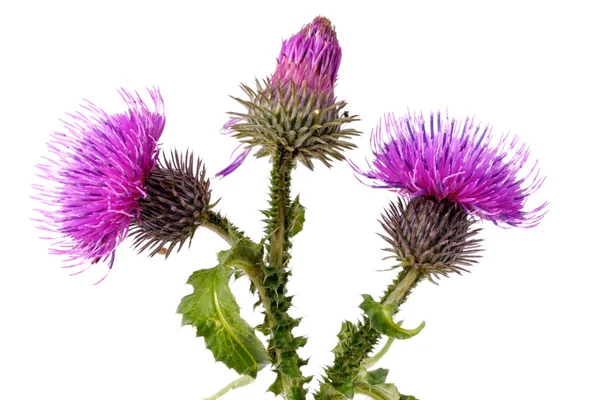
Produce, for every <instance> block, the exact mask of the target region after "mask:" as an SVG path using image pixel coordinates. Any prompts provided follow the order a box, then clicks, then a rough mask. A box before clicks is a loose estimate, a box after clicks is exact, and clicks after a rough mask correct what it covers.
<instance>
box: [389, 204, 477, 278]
mask: <svg viewBox="0 0 600 400" xmlns="http://www.w3.org/2000/svg"><path fill="white" fill-rule="evenodd" d="M380 222H381V225H382V227H383V229H384V230H385V232H386V234H387V235H381V236H382V237H383V239H384V240H385V241H386V242H388V243H389V244H390V245H391V246H392V247H391V248H388V249H385V250H388V251H391V252H393V253H394V254H395V257H396V259H397V260H398V261H399V263H400V265H401V266H409V267H411V268H417V269H420V270H423V271H424V272H426V273H427V274H428V276H435V277H437V276H438V275H444V276H446V275H447V274H448V273H450V272H458V273H460V272H461V271H464V270H465V269H464V267H466V266H470V265H472V264H474V263H476V262H477V258H478V257H479V255H478V254H477V253H478V252H479V251H480V250H481V249H480V243H481V239H474V236H475V235H477V233H478V232H479V231H480V229H473V224H474V223H475V222H476V220H475V218H473V217H471V216H469V215H468V214H467V212H466V211H465V210H464V208H462V207H460V206H459V205H457V204H455V203H451V202H449V201H447V200H442V201H437V200H433V199H428V198H425V197H414V198H412V199H410V200H405V199H404V198H402V197H398V200H397V201H396V202H392V203H390V206H389V209H388V210H386V211H385V213H384V214H383V215H382V220H381V221H380Z"/></svg>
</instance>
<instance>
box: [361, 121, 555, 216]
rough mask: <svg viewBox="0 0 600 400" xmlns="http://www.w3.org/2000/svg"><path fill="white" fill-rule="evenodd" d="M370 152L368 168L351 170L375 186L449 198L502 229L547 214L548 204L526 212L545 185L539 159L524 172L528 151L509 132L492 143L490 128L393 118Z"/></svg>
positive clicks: (381, 127)
mask: <svg viewBox="0 0 600 400" xmlns="http://www.w3.org/2000/svg"><path fill="white" fill-rule="evenodd" d="M383 131H385V132H383ZM371 148H372V151H373V153H374V155H375V159H374V160H373V162H372V164H371V165H369V170H367V171H361V170H360V169H359V168H358V167H357V166H356V165H355V164H353V163H351V166H352V168H353V169H354V170H355V171H356V172H357V173H358V174H360V175H362V176H364V177H365V178H367V179H370V180H372V181H374V182H375V183H374V184H372V185H371V186H372V187H379V188H388V189H394V190H396V191H398V192H399V193H400V194H403V195H407V196H410V197H416V196H424V197H429V198H435V199H437V200H438V201H441V200H443V199H446V200H448V201H450V202H453V203H457V204H460V205H461V206H462V207H463V208H464V209H465V210H466V211H467V212H468V213H469V214H472V215H476V216H478V217H480V218H482V219H487V220H490V221H492V222H494V223H495V224H497V225H502V226H517V227H531V226H535V225H537V224H538V223H539V222H540V220H541V218H542V217H543V216H544V214H545V211H544V208H545V207H546V206H547V203H544V204H542V205H540V206H539V207H536V208H534V209H532V210H529V211H524V206H525V202H526V200H527V197H528V196H529V195H530V194H532V193H533V192H535V191H536V190H537V189H538V188H539V187H540V186H541V184H542V183H543V181H544V178H540V176H539V169H538V168H537V161H536V162H535V163H534V164H533V165H532V166H531V168H528V167H527V169H525V170H524V168H526V164H527V160H528V158H529V149H528V147H527V146H526V145H525V144H520V143H519V142H518V138H517V137H516V136H513V137H511V136H510V135H509V134H504V135H502V136H501V137H500V140H499V141H498V142H497V143H492V135H491V127H490V126H489V125H486V126H484V127H481V126H480V125H475V124H474V122H473V120H472V119H470V118H467V119H466V120H465V121H464V123H463V122H462V121H456V120H454V119H452V120H450V119H449V118H448V117H446V118H445V119H443V118H442V117H441V115H440V113H439V112H438V113H437V115H434V114H433V113H432V114H431V117H430V119H429V121H426V119H425V118H424V117H423V115H422V114H421V115H416V114H415V115H410V114H409V115H406V116H404V117H401V118H396V117H395V116H394V115H393V114H388V115H386V116H385V117H384V124H383V125H382V124H381V123H380V124H379V125H378V126H377V127H376V128H375V130H374V131H373V133H372V136H371Z"/></svg>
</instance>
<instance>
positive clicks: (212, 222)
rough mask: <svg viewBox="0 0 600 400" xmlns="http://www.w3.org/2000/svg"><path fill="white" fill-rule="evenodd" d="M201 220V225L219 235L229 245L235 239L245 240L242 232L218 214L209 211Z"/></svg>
mask: <svg viewBox="0 0 600 400" xmlns="http://www.w3.org/2000/svg"><path fill="white" fill-rule="evenodd" d="M203 218H204V219H203V221H201V225H202V226H204V227H205V228H208V229H210V230H211V231H213V232H214V233H216V234H217V235H219V236H220V237H221V238H223V240H225V241H226V242H227V243H229V244H230V245H232V244H233V242H234V241H235V240H237V239H242V238H247V237H246V235H244V232H242V231H241V230H240V229H239V228H238V227H237V226H235V225H234V224H233V223H231V221H229V220H228V219H227V217H225V216H223V215H221V214H220V213H218V212H215V211H212V210H209V211H207V212H206V213H205V215H204V216H203Z"/></svg>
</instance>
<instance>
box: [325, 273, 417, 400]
mask: <svg viewBox="0 0 600 400" xmlns="http://www.w3.org/2000/svg"><path fill="white" fill-rule="evenodd" d="M422 276H423V274H422V272H420V271H419V270H417V269H414V268H410V267H406V268H403V270H402V271H400V273H399V274H398V277H397V278H396V280H395V281H394V282H393V283H392V284H391V285H390V286H388V288H387V290H386V292H385V294H384V295H383V297H382V298H381V301H380V303H381V304H383V305H393V308H394V313H396V312H398V309H399V308H400V305H402V303H404V302H405V301H406V299H407V297H408V295H409V294H410V292H411V290H412V289H413V288H414V287H415V286H416V285H417V283H418V282H419V280H420V279H421V278H422ZM381 336H382V335H381V333H379V332H378V331H377V330H376V329H375V328H373V327H372V326H371V321H370V319H369V318H368V317H366V316H365V319H364V321H362V322H358V324H357V326H356V327H355V329H354V331H353V332H351V333H350V334H349V335H348V336H347V337H345V338H344V339H343V340H341V341H340V342H339V344H338V346H337V347H336V351H335V359H334V362H333V366H331V367H328V368H327V370H326V372H327V375H326V377H325V382H324V383H327V384H329V385H331V386H333V387H334V388H335V389H337V390H339V391H340V392H342V393H344V392H345V391H346V390H345V389H348V388H350V389H352V386H353V381H354V378H355V377H356V374H357V373H358V370H359V368H361V367H364V362H365V360H366V359H367V356H368V354H369V353H371V352H372V351H373V348H374V347H375V345H376V344H377V343H378V342H379V340H380V339H381ZM375 357H377V356H375ZM329 398H331V397H330V396H329V395H327V394H326V393H325V391H324V390H323V387H322V388H321V389H320V390H319V392H317V394H316V396H315V399H322V400H324V399H329Z"/></svg>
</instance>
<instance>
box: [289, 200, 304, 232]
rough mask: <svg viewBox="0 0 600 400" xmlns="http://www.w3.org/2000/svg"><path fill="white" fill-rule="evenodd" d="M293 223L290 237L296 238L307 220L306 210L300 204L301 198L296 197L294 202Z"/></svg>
mask: <svg viewBox="0 0 600 400" xmlns="http://www.w3.org/2000/svg"><path fill="white" fill-rule="evenodd" d="M291 207H292V223H291V224H290V236H296V235H297V234H298V233H300V231H301V230H302V227H303V226H304V220H305V216H304V214H305V212H306V208H304V206H303V205H302V204H300V196H296V198H295V199H294V201H293V202H292V205H291Z"/></svg>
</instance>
